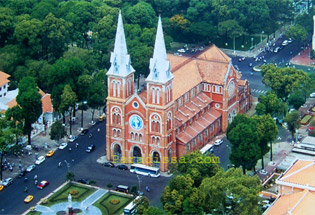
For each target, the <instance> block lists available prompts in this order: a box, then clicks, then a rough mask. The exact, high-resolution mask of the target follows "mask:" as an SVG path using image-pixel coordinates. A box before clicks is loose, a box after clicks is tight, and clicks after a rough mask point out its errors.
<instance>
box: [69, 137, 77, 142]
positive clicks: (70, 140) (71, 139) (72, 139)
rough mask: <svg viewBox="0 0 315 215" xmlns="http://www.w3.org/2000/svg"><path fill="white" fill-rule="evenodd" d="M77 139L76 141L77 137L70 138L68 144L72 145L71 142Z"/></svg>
mask: <svg viewBox="0 0 315 215" xmlns="http://www.w3.org/2000/svg"><path fill="white" fill-rule="evenodd" d="M77 139H78V137H77V136H71V137H70V138H69V142H70V143H73V142H74V141H76V140H77Z"/></svg>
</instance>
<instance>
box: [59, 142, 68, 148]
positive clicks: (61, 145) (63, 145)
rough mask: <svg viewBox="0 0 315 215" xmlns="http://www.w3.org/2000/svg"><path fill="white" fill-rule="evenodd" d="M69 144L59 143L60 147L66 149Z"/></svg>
mask: <svg viewBox="0 0 315 215" xmlns="http://www.w3.org/2000/svg"><path fill="white" fill-rule="evenodd" d="M67 146H68V144H67V143H61V144H60V145H59V147H58V149H64V148H66V147H67Z"/></svg>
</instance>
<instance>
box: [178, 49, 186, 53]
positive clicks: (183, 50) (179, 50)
mask: <svg viewBox="0 0 315 215" xmlns="http://www.w3.org/2000/svg"><path fill="white" fill-rule="evenodd" d="M177 51H178V52H180V53H185V52H186V51H185V49H178V50H177Z"/></svg>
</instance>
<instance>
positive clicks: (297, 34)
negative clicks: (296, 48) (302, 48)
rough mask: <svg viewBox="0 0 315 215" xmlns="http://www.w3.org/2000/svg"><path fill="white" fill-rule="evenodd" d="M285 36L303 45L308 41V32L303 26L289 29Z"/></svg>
mask: <svg viewBox="0 0 315 215" xmlns="http://www.w3.org/2000/svg"><path fill="white" fill-rule="evenodd" d="M285 34H286V36H287V37H288V38H292V39H293V40H299V41H302V42H303V43H305V42H306V41H307V35H308V32H307V31H306V29H305V28H304V27H303V26H301V25H294V26H291V27H289V29H288V30H287V31H286V33H285Z"/></svg>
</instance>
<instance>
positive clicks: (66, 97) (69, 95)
mask: <svg viewBox="0 0 315 215" xmlns="http://www.w3.org/2000/svg"><path fill="white" fill-rule="evenodd" d="M76 101H77V95H76V94H75V92H73V91H72V89H71V87H70V85H66V86H65V87H64V89H63V93H62V95H61V103H60V107H59V109H60V110H61V111H62V112H63V113H65V112H66V111H69V124H70V136H71V135H72V120H71V116H72V115H71V114H72V111H74V110H73V109H74V108H73V107H74V105H75V102H76Z"/></svg>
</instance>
